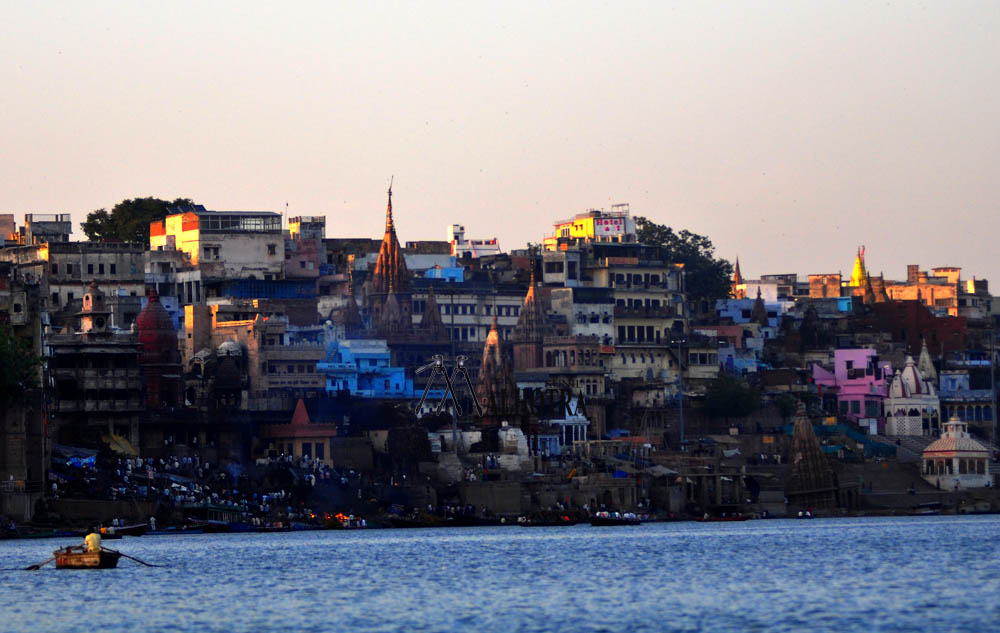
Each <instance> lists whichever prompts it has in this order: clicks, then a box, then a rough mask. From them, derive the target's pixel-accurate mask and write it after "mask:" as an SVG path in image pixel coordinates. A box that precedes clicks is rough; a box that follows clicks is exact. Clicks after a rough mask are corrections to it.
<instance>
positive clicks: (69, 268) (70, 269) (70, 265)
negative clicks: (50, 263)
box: [66, 264, 73, 275]
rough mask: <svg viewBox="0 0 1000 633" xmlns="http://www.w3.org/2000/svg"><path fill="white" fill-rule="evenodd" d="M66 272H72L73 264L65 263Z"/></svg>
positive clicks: (70, 273)
mask: <svg viewBox="0 0 1000 633" xmlns="http://www.w3.org/2000/svg"><path fill="white" fill-rule="evenodd" d="M66 274H67V275H72V274H73V264H66Z"/></svg>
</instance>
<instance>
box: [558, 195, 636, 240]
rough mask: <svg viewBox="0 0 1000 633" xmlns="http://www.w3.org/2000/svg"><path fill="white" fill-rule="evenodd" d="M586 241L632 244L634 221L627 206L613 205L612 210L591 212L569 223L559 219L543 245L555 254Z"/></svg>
mask: <svg viewBox="0 0 1000 633" xmlns="http://www.w3.org/2000/svg"><path fill="white" fill-rule="evenodd" d="M588 242H635V220H633V219H632V217H631V216H630V215H629V205H628V204H627V203H624V204H615V205H612V206H611V211H604V210H603V209H590V210H588V211H585V212H583V213H578V214H576V215H575V216H573V217H572V218H569V219H568V220H559V221H558V222H555V224H554V230H553V232H552V235H551V236H550V237H546V238H545V239H544V241H543V246H544V248H545V250H547V251H557V250H563V249H564V248H565V247H566V246H569V245H572V244H579V243H588Z"/></svg>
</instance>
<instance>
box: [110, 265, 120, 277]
mask: <svg viewBox="0 0 1000 633" xmlns="http://www.w3.org/2000/svg"><path fill="white" fill-rule="evenodd" d="M110 270H111V274H112V275H115V274H117V273H118V265H117V264H110Z"/></svg>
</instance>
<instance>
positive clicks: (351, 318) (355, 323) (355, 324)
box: [335, 255, 365, 338]
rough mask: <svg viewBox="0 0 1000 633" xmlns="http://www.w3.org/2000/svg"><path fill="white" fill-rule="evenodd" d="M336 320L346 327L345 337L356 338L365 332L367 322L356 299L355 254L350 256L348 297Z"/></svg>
mask: <svg viewBox="0 0 1000 633" xmlns="http://www.w3.org/2000/svg"><path fill="white" fill-rule="evenodd" d="M335 322H336V323H338V324H340V325H342V326H343V327H344V338H356V337H358V336H361V335H362V334H363V333H364V329H365V324H364V321H363V320H362V319H361V312H360V311H359V310H358V304H357V301H355V299H354V256H353V255H351V256H350V258H349V263H348V269H347V298H346V299H345V300H344V307H342V308H341V309H340V311H339V312H338V313H337V314H336V319H335Z"/></svg>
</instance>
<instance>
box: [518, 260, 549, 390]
mask: <svg viewBox="0 0 1000 633" xmlns="http://www.w3.org/2000/svg"><path fill="white" fill-rule="evenodd" d="M548 331H549V326H548V319H547V318H546V316H545V309H544V308H543V307H542V304H541V301H539V300H538V298H537V297H536V296H535V271H534V268H532V270H531V282H530V285H529V286H528V294H526V295H525V296H524V305H523V306H522V307H521V314H520V315H519V316H518V318H517V325H516V326H515V327H514V332H513V334H512V338H513V340H514V369H515V370H521V369H534V368H536V367H542V366H543V361H544V352H543V348H542V343H543V342H544V340H545V336H546V335H547V334H548Z"/></svg>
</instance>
